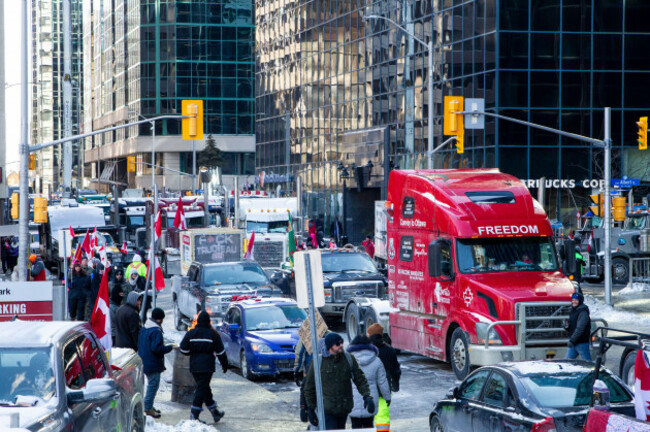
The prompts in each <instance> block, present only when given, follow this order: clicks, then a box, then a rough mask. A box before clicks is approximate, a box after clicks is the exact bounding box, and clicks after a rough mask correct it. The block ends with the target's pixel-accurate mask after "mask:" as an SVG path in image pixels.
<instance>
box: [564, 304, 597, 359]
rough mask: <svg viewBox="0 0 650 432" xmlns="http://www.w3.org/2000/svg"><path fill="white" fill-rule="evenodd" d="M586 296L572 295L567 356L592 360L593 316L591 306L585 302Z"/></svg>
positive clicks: (567, 327) (567, 328)
mask: <svg viewBox="0 0 650 432" xmlns="http://www.w3.org/2000/svg"><path fill="white" fill-rule="evenodd" d="M584 301H585V298H584V296H583V295H582V294H580V293H574V294H573V295H572V296H571V313H570V314H569V322H568V325H567V326H566V330H567V331H568V332H569V349H568V350H567V352H566V358H568V359H575V358H577V357H578V355H579V356H580V357H582V358H583V359H584V360H589V361H591V353H590V352H589V340H590V336H591V318H590V317H589V307H587V305H586V304H585V303H584Z"/></svg>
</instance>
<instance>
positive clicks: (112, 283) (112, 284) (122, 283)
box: [108, 279, 132, 298]
mask: <svg viewBox="0 0 650 432" xmlns="http://www.w3.org/2000/svg"><path fill="white" fill-rule="evenodd" d="M116 286H120V287H122V292H123V293H124V298H126V297H127V296H128V295H129V293H130V292H131V291H132V290H131V289H130V288H128V289H127V286H126V281H125V280H124V279H122V280H120V281H117V280H112V281H110V282H109V283H108V290H109V291H110V292H113V289H114V288H115V287H116Z"/></svg>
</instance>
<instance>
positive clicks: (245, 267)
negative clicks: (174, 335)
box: [172, 261, 282, 330]
mask: <svg viewBox="0 0 650 432" xmlns="http://www.w3.org/2000/svg"><path fill="white" fill-rule="evenodd" d="M281 295H282V291H280V289H279V288H278V287H276V286H275V285H273V284H272V283H271V281H270V280H269V277H268V276H267V275H266V273H264V270H262V267H260V265H259V264H257V263H256V262H254V261H237V262H223V263H200V262H193V263H192V264H190V268H189V270H188V271H187V276H174V277H172V302H173V307H174V326H175V327H176V329H177V330H184V329H186V327H187V326H188V325H189V324H190V322H191V320H192V318H193V317H194V316H195V315H196V314H197V313H198V312H199V311H201V310H202V309H204V308H205V309H206V310H207V311H208V312H209V313H210V317H211V318H212V319H213V320H218V321H220V320H221V318H223V316H224V315H225V313H226V311H227V310H228V306H229V305H230V302H231V301H233V299H237V298H239V297H240V296H249V297H253V296H264V297H268V296H273V297H280V296H281Z"/></svg>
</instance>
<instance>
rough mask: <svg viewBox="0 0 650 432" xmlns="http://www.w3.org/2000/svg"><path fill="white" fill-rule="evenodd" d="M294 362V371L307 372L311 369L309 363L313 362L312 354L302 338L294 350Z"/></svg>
mask: <svg viewBox="0 0 650 432" xmlns="http://www.w3.org/2000/svg"><path fill="white" fill-rule="evenodd" d="M294 358H295V360H294V363H293V373H294V374H295V373H298V372H302V373H303V374H305V373H307V371H308V370H309V365H310V364H311V358H312V355H311V354H309V352H307V348H305V345H304V344H303V343H302V340H299V341H298V343H297V344H296V349H295V351H294Z"/></svg>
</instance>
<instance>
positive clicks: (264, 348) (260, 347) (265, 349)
mask: <svg viewBox="0 0 650 432" xmlns="http://www.w3.org/2000/svg"><path fill="white" fill-rule="evenodd" d="M251 349H252V350H253V351H256V352H258V353H272V352H273V350H272V349H271V347H270V346H268V345H267V344H263V343H256V344H251Z"/></svg>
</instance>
